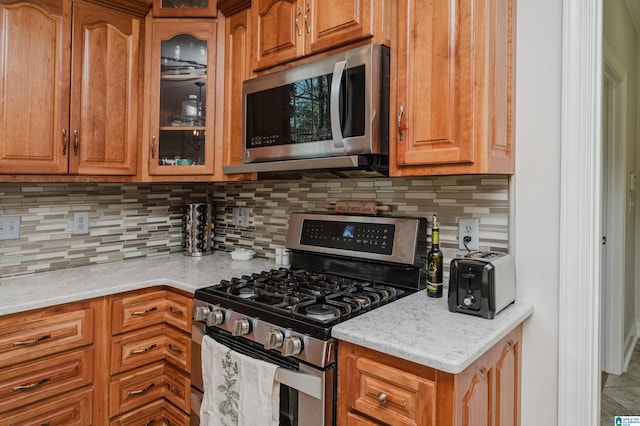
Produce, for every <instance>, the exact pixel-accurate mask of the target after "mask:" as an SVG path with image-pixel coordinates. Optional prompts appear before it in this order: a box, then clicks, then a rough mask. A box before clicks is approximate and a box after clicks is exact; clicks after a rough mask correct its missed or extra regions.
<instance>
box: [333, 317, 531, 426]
mask: <svg viewBox="0 0 640 426" xmlns="http://www.w3.org/2000/svg"><path fill="white" fill-rule="evenodd" d="M521 339H522V326H518V327H517V328H516V329H514V330H513V331H512V332H511V333H509V334H508V335H507V336H505V337H504V338H503V339H502V340H501V341H500V342H498V343H497V344H496V345H494V346H493V347H492V348H491V349H489V350H488V351H487V352H486V353H485V354H484V355H482V356H481V357H480V358H479V359H478V360H476V361H475V362H474V363H473V364H471V365H470V366H469V367H467V368H466V369H465V370H464V371H462V372H461V373H459V374H450V373H445V372H443V371H439V370H435V369H433V368H429V367H425V366H423V365H419V364H416V363H413V362H410V361H406V360H402V359H399V358H396V357H393V356H390V355H386V354H382V353H379V352H376V351H373V350H371V349H367V348H363V347H361V346H357V345H354V344H351V343H347V342H340V343H339V346H338V363H339V364H338V365H339V366H340V367H339V368H338V424H340V425H378V426H379V425H407V426H408V425H415V426H428V425H435V426H473V425H478V426H488V425H491V426H493V425H495V426H498V425H500V426H505V425H512V426H518V425H519V424H520V362H521V361H520V360H521V353H520V351H521V349H520V342H521Z"/></svg>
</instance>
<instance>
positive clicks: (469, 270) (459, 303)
mask: <svg viewBox="0 0 640 426" xmlns="http://www.w3.org/2000/svg"><path fill="white" fill-rule="evenodd" d="M515 298H516V277H515V269H514V265H513V257H512V256H511V255H510V254H506V253H496V252H471V253H469V254H467V255H465V256H464V257H458V258H455V259H453V260H452V261H451V265H450V269H449V298H448V305H449V311H451V312H462V313H465V314H470V315H476V316H479V317H483V318H487V319H493V318H494V317H495V315H496V314H497V313H498V312H500V311H501V310H502V309H504V308H505V307H506V306H507V305H509V304H510V303H512V302H513V301H514V300H515Z"/></svg>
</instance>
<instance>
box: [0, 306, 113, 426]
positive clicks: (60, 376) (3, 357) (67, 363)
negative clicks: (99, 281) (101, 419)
mask: <svg viewBox="0 0 640 426" xmlns="http://www.w3.org/2000/svg"><path fill="white" fill-rule="evenodd" d="M102 306H103V305H102V300H92V301H84V302H77V303H67V304H63V305H58V306H53V307H49V308H43V309H35V310H32V311H28V312H20V313H16V314H11V315H5V316H0V424H2V425H14V424H20V425H31V424H34V425H35V424H38V425H40V424H65V425H88V424H92V423H93V422H94V418H95V413H94V407H95V406H94V404H93V398H94V396H95V392H94V389H95V384H96V383H95V375H96V374H95V371H96V370H95V353H96V349H95V341H96V338H95V336H96V335H97V334H98V318H100V317H101V315H102Z"/></svg>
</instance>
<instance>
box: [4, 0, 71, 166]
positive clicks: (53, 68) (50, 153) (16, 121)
mask: <svg viewBox="0 0 640 426" xmlns="http://www.w3.org/2000/svg"><path fill="white" fill-rule="evenodd" d="M70 15H71V2H70V1H53V0H34V1H31V2H29V3H26V2H10V1H2V2H0V37H2V40H3V42H2V44H1V45H0V173H30V174H32V173H67V170H68V169H67V168H68V165H67V163H68V161H67V155H68V152H69V149H68V146H67V147H65V145H64V136H63V132H68V129H69V114H68V111H69V89H70V88H69V71H70V52H69V49H68V47H69V45H70V44H71V26H70V25H69V24H68V19H69V17H70ZM25 35H28V37H25Z"/></svg>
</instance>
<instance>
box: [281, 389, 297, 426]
mask: <svg viewBox="0 0 640 426" xmlns="http://www.w3.org/2000/svg"><path fill="white" fill-rule="evenodd" d="M297 416H298V391H297V390H295V389H291V388H290V387H289V386H285V385H282V384H281V385H280V426H298V418H297Z"/></svg>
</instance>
